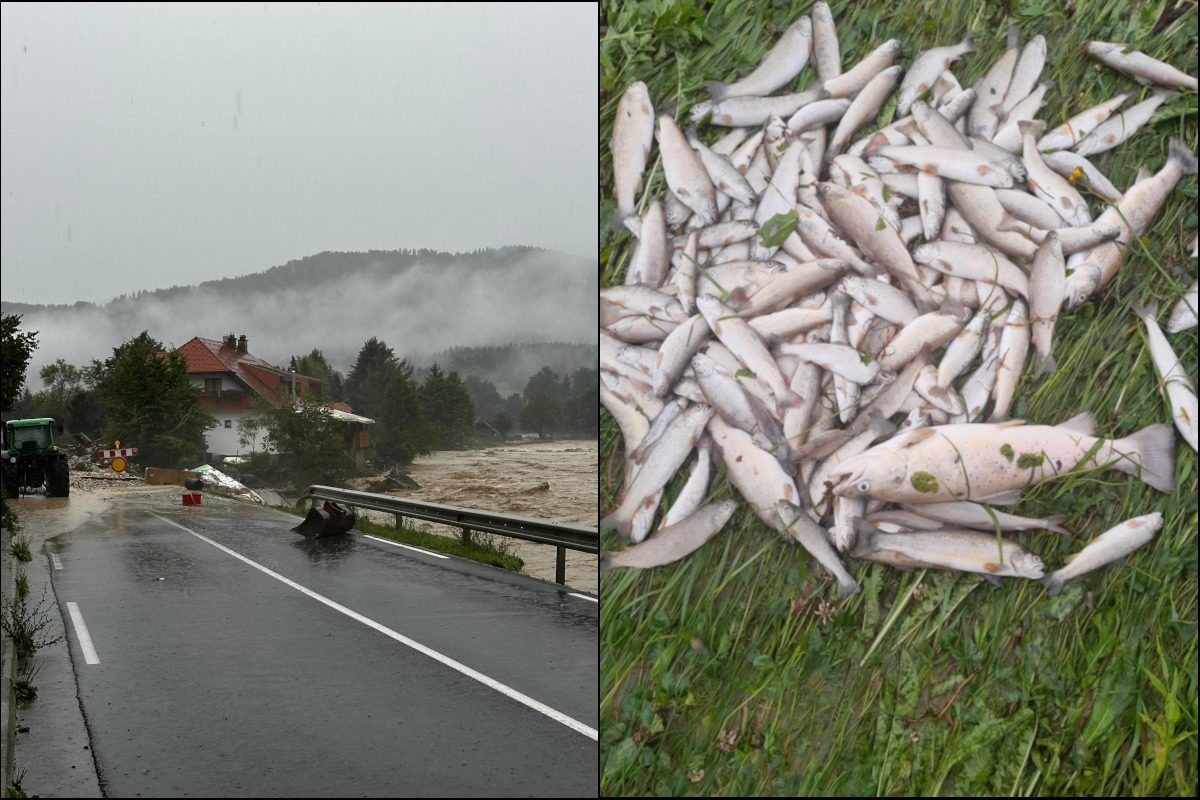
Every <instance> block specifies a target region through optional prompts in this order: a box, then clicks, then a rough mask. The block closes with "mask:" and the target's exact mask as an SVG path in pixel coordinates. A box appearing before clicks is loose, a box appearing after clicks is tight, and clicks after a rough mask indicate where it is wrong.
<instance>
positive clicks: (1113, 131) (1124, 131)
mask: <svg viewBox="0 0 1200 800" xmlns="http://www.w3.org/2000/svg"><path fill="white" fill-rule="evenodd" d="M1174 94H1175V93H1174V92H1173V91H1172V90H1170V89H1155V90H1154V94H1152V95H1151V96H1150V97H1149V98H1148V99H1146V100H1143V101H1142V102H1140V103H1138V104H1137V105H1135V106H1130V107H1129V108H1127V109H1125V110H1124V111H1118V112H1117V113H1116V114H1113V115H1112V116H1111V117H1109V118H1108V119H1107V120H1106V121H1105V122H1103V123H1101V124H1100V125H1098V126H1096V128H1095V129H1094V130H1093V131H1092V132H1091V133H1089V134H1088V135H1087V136H1085V137H1083V139H1081V140H1080V142H1079V144H1077V145H1075V147H1074V148H1073V149H1074V150H1075V152H1076V153H1078V154H1079V155H1081V156H1094V155H1097V154H1099V153H1105V152H1108V151H1109V150H1112V149H1113V148H1114V147H1116V146H1117V145H1119V144H1121V143H1122V142H1124V141H1126V140H1127V139H1129V138H1131V137H1132V136H1133V135H1134V134H1135V133H1137V132H1138V131H1139V130H1141V127H1142V126H1143V125H1145V124H1146V123H1147V122H1149V121H1150V118H1151V117H1152V116H1154V112H1155V111H1157V110H1158V107H1159V106H1161V105H1162V104H1163V103H1165V102H1167V100H1169V99H1170V98H1171V97H1172V96H1173V95H1174Z"/></svg>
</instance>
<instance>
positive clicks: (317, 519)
mask: <svg viewBox="0 0 1200 800" xmlns="http://www.w3.org/2000/svg"><path fill="white" fill-rule="evenodd" d="M357 519H358V518H357V516H356V515H355V514H354V510H353V509H347V508H342V507H341V506H339V505H338V504H337V503H332V502H330V501H328V500H326V501H325V505H324V507H322V508H312V509H309V512H308V516H306V517H305V518H304V521H303V522H301V523H300V524H299V525H297V526H296V527H294V528H292V530H293V531H295V532H296V533H298V534H300V535H301V536H304V537H306V538H308V539H316V538H317V537H319V536H334V535H336V534H339V533H345V532H346V531H348V530H350V529H351V528H353V527H354V523H355V522H356V521H357Z"/></svg>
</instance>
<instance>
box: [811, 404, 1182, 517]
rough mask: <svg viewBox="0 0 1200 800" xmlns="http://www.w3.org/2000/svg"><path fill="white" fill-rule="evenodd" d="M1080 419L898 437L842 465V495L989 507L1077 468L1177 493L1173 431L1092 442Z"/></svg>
mask: <svg viewBox="0 0 1200 800" xmlns="http://www.w3.org/2000/svg"><path fill="white" fill-rule="evenodd" d="M1094 427H1095V421H1094V420H1093V419H1092V417H1091V415H1090V414H1080V415H1078V416H1076V417H1073V418H1072V419H1070V420H1067V421H1066V422H1064V423H1061V424H1059V425H1026V424H1024V422H1023V421H1021V420H1012V421H1009V422H1006V423H1000V424H993V423H975V424H966V425H939V426H934V427H931V428H921V429H918V430H916V431H913V432H911V433H907V434H903V435H901V436H897V437H893V438H892V439H890V440H888V441H886V442H883V443H882V444H879V445H876V446H875V447H873V448H871V449H870V450H868V451H867V452H865V453H863V454H862V455H861V456H858V457H857V458H854V459H851V460H849V461H847V462H845V463H844V464H842V465H841V466H840V467H839V468H838V470H837V472H835V473H834V474H833V475H831V478H833V479H835V480H840V481H841V483H839V484H838V485H836V486H835V487H834V492H835V493H836V494H847V495H851V496H859V497H874V498H877V499H879V500H888V501H891V502H895V503H941V502H946V501H949V500H974V501H987V502H991V503H994V504H998V505H1011V504H1012V503H1014V502H1016V501H1017V500H1018V499H1019V498H1020V491H1021V490H1022V489H1024V488H1025V487H1027V486H1031V485H1034V484H1037V483H1041V482H1042V481H1045V480H1051V479H1053V478H1055V477H1057V476H1059V475H1062V474H1064V473H1066V472H1070V471H1071V470H1074V469H1095V468H1100V467H1109V468H1111V469H1115V470H1119V471H1121V472H1124V473H1126V474H1128V475H1135V476H1137V477H1140V478H1141V479H1142V480H1143V481H1145V482H1146V483H1147V484H1149V485H1150V486H1152V487H1154V488H1155V489H1158V490H1159V491H1161V492H1166V493H1168V494H1169V493H1171V492H1173V491H1174V490H1175V465H1174V453H1173V448H1172V446H1173V443H1174V436H1173V434H1172V432H1171V426H1170V425H1161V424H1159V425H1150V426H1148V427H1146V428H1143V429H1142V430H1140V431H1138V432H1137V433H1134V434H1133V435H1131V436H1128V437H1126V438H1124V439H1112V440H1110V439H1099V438H1095V437H1093V436H1092V431H1093V429H1094Z"/></svg>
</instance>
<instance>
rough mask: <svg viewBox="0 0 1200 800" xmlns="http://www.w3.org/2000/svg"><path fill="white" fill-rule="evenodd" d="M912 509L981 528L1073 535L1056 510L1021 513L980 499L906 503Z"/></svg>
mask: <svg viewBox="0 0 1200 800" xmlns="http://www.w3.org/2000/svg"><path fill="white" fill-rule="evenodd" d="M905 508H906V509H908V510H909V511H910V512H912V513H914V514H916V515H918V516H921V517H926V518H928V519H931V520H936V521H938V522H940V523H943V524H945V525H965V526H966V527H968V528H975V529H977V530H984V531H994V530H996V529H997V528H998V529H1000V530H1002V531H1034V530H1047V531H1054V532H1055V533H1062V534H1066V535H1068V536H1069V535H1070V533H1071V532H1070V531H1068V530H1067V529H1066V528H1063V527H1062V523H1063V522H1064V521H1065V520H1066V517H1065V516H1064V515H1062V514H1055V515H1052V516H1049V517H1044V518H1042V519H1034V518H1031V517H1019V516H1017V515H1015V514H1008V513H1005V512H1003V511H1000V510H999V509H996V508H991V507H990V506H984V505H980V504H979V503H969V502H965V501H957V502H951V503H919V504H916V505H910V506H905Z"/></svg>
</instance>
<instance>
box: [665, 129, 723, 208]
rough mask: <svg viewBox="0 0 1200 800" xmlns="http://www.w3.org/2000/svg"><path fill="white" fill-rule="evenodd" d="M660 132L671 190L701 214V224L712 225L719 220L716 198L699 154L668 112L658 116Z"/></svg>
mask: <svg viewBox="0 0 1200 800" xmlns="http://www.w3.org/2000/svg"><path fill="white" fill-rule="evenodd" d="M657 135H658V149H659V152H660V153H661V154H662V164H663V174H664V175H665V176H666V178H667V186H668V187H670V189H671V193H672V194H674V195H675V197H677V198H678V199H679V201H680V202H681V203H683V204H684V205H685V206H687V207H688V208H690V209H691V210H692V212H693V213H694V214H695V215H696V216H697V217H699V219H700V224H701V225H702V226H703V225H711V224H713V223H714V222H716V221H717V198H716V194H715V189H714V188H713V185H712V181H711V180H710V179H709V177H708V171H707V170H705V169H704V164H703V162H701V161H700V156H699V155H697V153H696V151H695V150H693V149H692V146H691V145H689V144H688V141H687V139H686V138H685V137H684V135H683V132H682V131H681V130H679V126H678V125H676V124H675V120H673V119H671V118H670V117H669V116H667V115H665V114H664V115H662V116H660V117H659V118H658V134H657Z"/></svg>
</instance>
